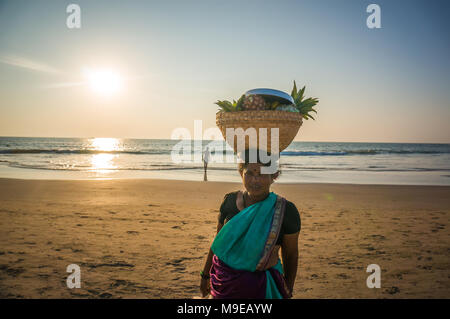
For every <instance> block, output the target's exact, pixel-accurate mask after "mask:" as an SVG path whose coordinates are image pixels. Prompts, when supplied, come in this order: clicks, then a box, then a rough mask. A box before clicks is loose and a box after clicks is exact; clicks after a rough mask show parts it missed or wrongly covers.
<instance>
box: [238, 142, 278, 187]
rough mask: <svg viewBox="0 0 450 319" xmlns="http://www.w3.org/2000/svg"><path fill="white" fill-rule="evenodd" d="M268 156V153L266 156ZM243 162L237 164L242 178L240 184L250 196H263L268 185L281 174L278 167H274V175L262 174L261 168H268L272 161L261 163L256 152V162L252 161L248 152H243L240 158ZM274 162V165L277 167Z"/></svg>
mask: <svg viewBox="0 0 450 319" xmlns="http://www.w3.org/2000/svg"><path fill="white" fill-rule="evenodd" d="M268 156H270V153H269V154H268ZM240 158H241V160H242V161H243V162H241V163H239V165H238V170H239V174H240V175H241V177H242V182H243V184H244V187H245V189H246V190H247V192H248V193H250V194H252V195H259V194H264V193H267V192H269V191H270V185H272V183H273V182H274V181H275V179H277V178H278V176H279V175H280V174H281V171H280V170H279V168H278V166H276V171H275V173H272V174H264V170H261V168H262V167H264V166H265V167H270V166H271V165H272V159H270V160H269V161H268V162H265V161H263V160H262V159H261V158H260V154H259V152H258V151H256V161H254V160H253V161H252V158H251V156H250V151H249V150H245V152H244V153H241V156H240ZM277 164H278V163H277V161H275V163H274V165H277Z"/></svg>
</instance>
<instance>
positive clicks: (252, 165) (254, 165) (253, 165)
mask: <svg viewBox="0 0 450 319" xmlns="http://www.w3.org/2000/svg"><path fill="white" fill-rule="evenodd" d="M261 166H262V164H260V163H249V164H248V165H247V167H246V168H245V169H246V170H247V171H253V172H259V171H260V170H261Z"/></svg>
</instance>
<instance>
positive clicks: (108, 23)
mask: <svg viewBox="0 0 450 319" xmlns="http://www.w3.org/2000/svg"><path fill="white" fill-rule="evenodd" d="M70 3H76V4H78V5H79V6H80V8H81V29H69V28H67V26H66V19H67V17H68V15H69V14H68V13H66V7H67V6H68V5H69V4H70ZM371 3H376V4H378V5H379V6H380V7H381V27H382V28H381V29H369V28H368V27H367V26H366V19H367V17H368V16H369V13H367V12H366V8H367V6H368V5H369V4H371ZM449 13H450V2H449V1H399V0H398V1H397V0H391V1H378V0H370V1H360V0H345V1H343V0H341V1H336V0H330V1H325V0H314V1H299V0H297V1H214V0H208V1H188V0H186V1H150V0H148V1H111V0H108V1H100V0H95V1H93V0H91V1H81V0H71V1H53V0H52V1H40V0H36V1H21V0H11V1H5V0H0V135H1V136H51V137H129V138H170V136H171V133H172V131H173V130H174V129H176V128H179V127H185V128H187V129H189V130H190V131H191V132H192V133H193V131H194V120H202V121H203V129H206V128H209V127H215V113H216V112H217V110H218V106H217V105H215V104H214V102H215V101H217V100H218V99H228V100H232V99H237V98H239V96H240V95H241V94H243V93H244V92H245V91H246V90H249V89H253V88H258V87H268V88H274V89H279V90H283V91H286V92H289V93H290V91H291V89H292V85H293V80H296V82H297V85H298V86H300V87H301V86H303V85H306V95H307V96H313V97H317V98H319V99H320V102H319V104H318V105H317V106H316V109H317V112H318V114H313V116H314V117H315V118H316V121H313V120H308V121H304V124H303V126H302V128H301V129H300V131H299V133H298V135H297V137H296V140H298V141H343V142H352V141H353V142H436V143H450V126H449V119H450V92H449V91H450V90H449V88H450V59H449V56H450V45H449V39H450V37H449V29H450V27H449V23H448V19H447V17H448V15H449ZM86 68H89V69H91V70H98V69H103V68H108V69H111V70H113V71H114V72H116V74H120V77H121V79H122V81H123V83H122V87H121V90H119V91H118V92H115V94H110V95H108V96H104V95H100V94H98V93H97V92H95V91H93V90H92V85H86V84H85V83H86V78H85V76H84V75H83V74H84V73H83V70H85V69H86Z"/></svg>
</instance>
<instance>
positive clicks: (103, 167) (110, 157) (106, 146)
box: [89, 137, 121, 173]
mask: <svg viewBox="0 0 450 319" xmlns="http://www.w3.org/2000/svg"><path fill="white" fill-rule="evenodd" d="M89 143H90V146H91V147H92V149H94V150H96V151H100V152H101V151H104V152H105V153H99V154H93V155H92V157H91V165H92V170H94V171H96V172H98V173H103V172H107V171H109V170H114V169H117V165H115V163H114V158H116V157H117V156H118V155H117V154H111V153H108V152H112V151H119V150H121V146H120V141H119V139H117V138H103V137H101V138H94V139H91V140H89Z"/></svg>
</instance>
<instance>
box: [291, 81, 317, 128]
mask: <svg viewBox="0 0 450 319" xmlns="http://www.w3.org/2000/svg"><path fill="white" fill-rule="evenodd" d="M304 94H305V86H303V88H301V89H300V90H297V85H296V83H295V81H294V87H293V88H292V93H291V96H292V98H293V99H294V103H295V104H294V105H295V107H296V108H297V110H298V111H299V112H300V114H301V115H302V117H303V118H304V119H305V120H308V119H309V118H312V119H313V120H314V121H315V120H316V119H315V118H314V117H312V115H311V114H309V113H310V112H314V113H316V114H317V111H316V110H315V109H313V107H314V106H315V105H316V104H317V103H318V102H319V99H317V98H312V97H309V98H307V99H305V98H304Z"/></svg>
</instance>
